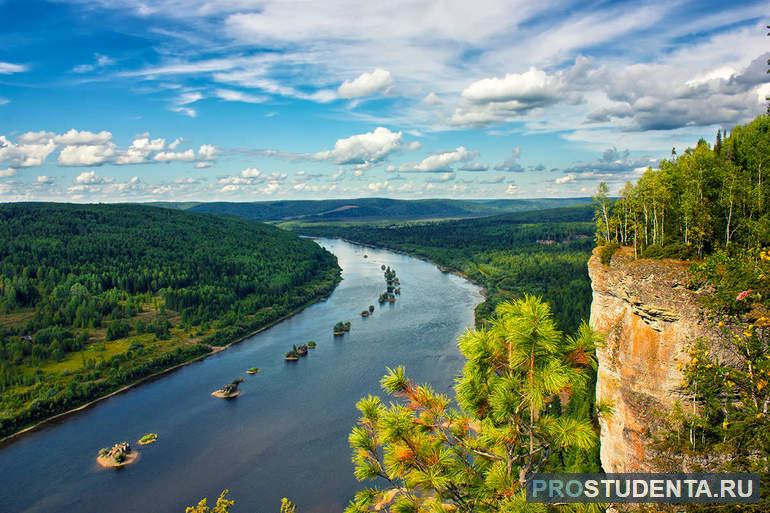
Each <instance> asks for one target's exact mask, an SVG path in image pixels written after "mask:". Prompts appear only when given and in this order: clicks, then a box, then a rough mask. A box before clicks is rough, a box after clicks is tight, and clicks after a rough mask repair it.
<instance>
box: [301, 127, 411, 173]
mask: <svg viewBox="0 0 770 513" xmlns="http://www.w3.org/2000/svg"><path fill="white" fill-rule="evenodd" d="M402 144H403V139H402V133H401V132H391V131H390V130H388V129H387V128H384V127H377V128H375V129H374V130H373V131H372V132H367V133H365V134H357V135H352V136H350V137H347V138H345V139H339V140H337V142H336V143H335V144H334V149H332V150H327V151H321V152H318V153H316V154H314V157H315V158H316V159H318V160H332V161H334V162H336V163H337V164H365V163H367V162H379V161H381V160H383V159H385V158H386V157H387V156H388V155H390V154H391V153H393V152H394V151H396V150H398V149H399V148H401V146H402Z"/></svg>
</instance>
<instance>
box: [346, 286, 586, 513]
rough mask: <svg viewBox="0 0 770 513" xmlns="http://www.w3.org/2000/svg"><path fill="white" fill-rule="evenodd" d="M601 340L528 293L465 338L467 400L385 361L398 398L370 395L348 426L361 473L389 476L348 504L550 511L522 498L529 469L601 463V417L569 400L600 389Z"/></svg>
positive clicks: (354, 509) (353, 508)
mask: <svg viewBox="0 0 770 513" xmlns="http://www.w3.org/2000/svg"><path fill="white" fill-rule="evenodd" d="M597 341H598V337H597V335H596V334H595V333H594V332H593V331H592V330H591V329H590V328H589V327H588V326H587V325H582V326H581V328H580V329H579V330H578V333H577V334H576V335H575V336H573V337H568V338H565V337H564V336H563V335H562V333H561V332H560V331H559V330H558V329H557V328H556V323H555V322H554V320H553V316H552V314H551V311H550V308H549V306H548V305H547V304H546V303H544V302H542V301H541V300H540V299H539V298H535V297H532V296H526V297H524V298H523V299H519V300H516V301H514V302H504V303H501V304H500V305H498V307H497V309H496V315H495V317H494V319H493V320H492V321H491V322H490V324H489V326H487V327H486V328H482V329H478V330H474V331H470V332H468V333H466V334H465V335H464V336H463V337H462V338H461V339H460V341H459V346H460V350H461V352H462V354H463V355H464V356H465V358H466V359H467V362H466V364H465V368H464V370H463V373H462V376H461V377H460V378H459V379H458V381H457V386H456V393H457V397H456V400H457V404H459V406H460V409H455V408H452V407H450V405H451V404H452V401H451V400H450V398H449V397H447V396H445V395H443V394H439V393H436V392H435V391H434V390H433V389H432V388H431V387H430V386H426V385H416V384H414V383H412V382H411V381H410V380H409V379H408V378H407V376H406V372H405V370H404V369H403V367H398V368H396V369H388V373H387V374H386V376H385V377H384V378H383V379H382V382H381V384H382V388H383V390H384V391H385V392H386V393H388V394H390V395H391V396H392V397H393V401H392V402H390V403H389V404H385V403H384V402H383V401H382V400H381V399H380V398H379V397H375V396H368V397H365V398H363V399H361V400H360V401H359V403H358V404H357V408H358V410H359V412H360V417H359V420H358V422H357V425H356V426H355V427H354V428H353V431H352V432H351V434H350V437H349V442H350V446H351V448H352V449H353V463H354V465H355V470H354V474H355V476H356V478H357V479H358V480H360V481H377V482H378V483H379V484H381V485H385V487H384V488H374V487H371V488H366V489H364V490H362V491H360V492H358V493H357V494H356V496H355V498H354V499H353V500H352V501H351V502H350V504H349V506H348V508H347V509H346V511H347V512H348V513H358V512H366V511H372V510H379V511H385V512H393V513H395V512H402V511H414V512H417V511H426V512H427V511H458V512H468V513H470V512H474V513H484V512H499V511H511V512H513V511H516V512H519V511H538V512H545V511H546V509H545V507H544V506H542V505H534V504H527V503H526V501H525V500H524V489H523V486H524V483H525V478H526V476H527V475H528V474H530V473H532V472H536V471H560V470H562V471H563V470H578V469H580V470H584V471H589V470H598V469H597V466H596V464H595V463H594V465H593V466H591V465H590V464H586V462H587V461H591V459H592V456H595V451H596V447H597V432H596V424H595V419H593V418H592V413H591V412H590V411H588V410H583V411H582V412H581V411H578V410H576V409H573V407H572V405H573V404H576V403H579V402H580V401H581V399H582V400H585V399H587V398H588V396H590V395H592V391H591V390H592V388H591V386H590V382H591V376H592V371H591V367H592V366H594V365H595V360H594V349H595V343H596V342H597ZM576 462H578V463H577V464H576Z"/></svg>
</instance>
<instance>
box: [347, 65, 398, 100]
mask: <svg viewBox="0 0 770 513" xmlns="http://www.w3.org/2000/svg"><path fill="white" fill-rule="evenodd" d="M392 86H393V77H391V76H390V72H389V71H387V70H384V69H382V68H377V69H375V70H374V71H372V72H371V73H363V74H361V75H360V76H358V77H357V78H356V79H354V80H346V81H345V82H343V83H342V85H341V86H340V87H339V89H337V94H339V96H340V97H341V98H346V99H350V98H361V97H363V96H372V95H374V94H386V93H387V92H388V90H389V89H390V88H391V87H392Z"/></svg>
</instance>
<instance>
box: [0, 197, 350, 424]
mask: <svg viewBox="0 0 770 513" xmlns="http://www.w3.org/2000/svg"><path fill="white" fill-rule="evenodd" d="M338 279H339V268H338V266H337V264H336V258H335V257H334V256H333V255H331V254H330V253H328V252H327V251H325V250H323V249H322V248H320V247H319V246H318V245H317V244H315V243H313V242H312V241H309V240H304V239H301V238H299V237H297V236H296V235H294V234H292V233H289V232H286V231H284V230H280V229H278V228H275V227H272V226H267V225H262V224H257V223H253V222H248V221H243V220H236V219H229V218H219V217H215V216H210V215H205V214H195V213H190V212H182V211H176V210H170V209H162V208H155V207H147V206H136V205H66V204H42V203H41V204H32V203H30V204H7V205H2V206H0V394H1V395H0V436H3V435H8V434H10V433H12V432H14V431H16V430H18V429H20V428H22V427H24V426H25V425H28V424H29V423H31V422H34V421H37V420H40V419H42V418H45V417H48V416H50V415H52V414H56V413H59V412H61V411H64V410H67V409H69V408H72V407H74V406H77V405H79V404H81V403H83V402H86V401H88V400H91V399H94V398H96V397H98V396H101V395H104V394H105V393H108V392H110V391H112V390H114V389H116V388H118V387H120V386H123V385H126V384H128V383H131V382H132V381H135V380H137V379H139V378H141V377H144V376H146V375H148V374H151V373H154V372H157V371H159V370H162V369H164V368H167V367H170V366H172V365H175V364H178V363H182V362H184V361H187V360H190V359H192V358H195V357H197V356H200V355H203V354H206V353H208V352H210V351H211V346H216V345H224V344H227V343H229V342H231V341H233V340H234V339H236V338H238V337H241V336H244V335H246V334H248V333H250V332H253V331H255V330H256V329H259V328H261V327H263V326H265V325H267V324H268V323H270V322H272V321H275V320H277V319H279V318H281V317H282V316H285V315H287V314H288V313H290V312H292V311H293V310H295V309H297V308H299V307H301V306H302V305H304V304H306V303H308V302H309V301H312V300H314V299H317V298H318V297H320V296H322V295H325V294H327V293H328V292H329V291H330V290H331V289H332V288H333V287H334V285H335V284H336V282H337V280H338Z"/></svg>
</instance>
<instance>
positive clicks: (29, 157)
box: [0, 135, 56, 168]
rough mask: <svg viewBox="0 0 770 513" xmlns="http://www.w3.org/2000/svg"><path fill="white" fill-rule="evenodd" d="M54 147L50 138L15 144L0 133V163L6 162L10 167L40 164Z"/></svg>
mask: <svg viewBox="0 0 770 513" xmlns="http://www.w3.org/2000/svg"><path fill="white" fill-rule="evenodd" d="M55 149H56V145H55V144H54V142H53V141H52V140H48V141H47V142H45V143H35V144H19V145H17V144H14V143H13V142H11V141H10V140H9V139H8V138H7V137H5V136H2V135H0V163H2V162H6V163H7V164H8V165H9V167H12V168H19V167H36V166H41V165H42V164H43V162H45V160H46V159H47V158H48V156H49V155H50V154H51V153H52V152H53V151H54V150H55Z"/></svg>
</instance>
